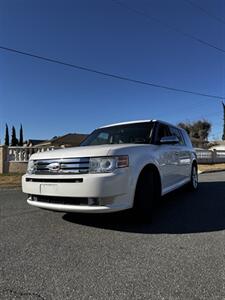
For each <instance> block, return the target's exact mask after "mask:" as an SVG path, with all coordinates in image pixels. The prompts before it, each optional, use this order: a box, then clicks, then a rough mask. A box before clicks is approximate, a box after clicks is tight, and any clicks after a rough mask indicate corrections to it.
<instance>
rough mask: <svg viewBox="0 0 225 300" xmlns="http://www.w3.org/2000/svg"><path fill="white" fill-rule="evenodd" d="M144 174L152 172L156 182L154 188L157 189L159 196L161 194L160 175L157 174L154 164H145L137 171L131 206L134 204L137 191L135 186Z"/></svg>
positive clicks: (157, 170)
mask: <svg viewBox="0 0 225 300" xmlns="http://www.w3.org/2000/svg"><path fill="white" fill-rule="evenodd" d="M145 172H154V175H155V176H154V179H155V180H156V181H155V182H156V187H157V192H158V194H159V196H161V194H162V180H161V175H160V172H159V169H158V167H157V166H156V165H155V164H154V163H147V164H145V165H144V166H143V167H142V168H141V169H140V171H139V173H138V175H137V178H136V181H135V188H134V195H133V204H134V199H135V193H136V189H137V184H138V181H139V179H140V178H141V176H142V175H144V173H145Z"/></svg>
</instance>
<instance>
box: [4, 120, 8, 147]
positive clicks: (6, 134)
mask: <svg viewBox="0 0 225 300" xmlns="http://www.w3.org/2000/svg"><path fill="white" fill-rule="evenodd" d="M5 145H6V146H9V128H8V125H7V124H5Z"/></svg>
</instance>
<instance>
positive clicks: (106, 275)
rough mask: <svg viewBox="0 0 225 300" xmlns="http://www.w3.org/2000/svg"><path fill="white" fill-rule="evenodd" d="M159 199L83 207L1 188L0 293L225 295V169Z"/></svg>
mask: <svg viewBox="0 0 225 300" xmlns="http://www.w3.org/2000/svg"><path fill="white" fill-rule="evenodd" d="M200 181H201V183H200V186H199V190H198V191H197V192H195V193H191V192H187V190H186V189H182V190H180V191H178V192H174V193H172V194H170V195H168V196H166V197H164V199H163V201H162V202H161V203H160V205H159V206H158V207H157V209H156V211H155V214H154V218H153V222H152V224H151V223H149V224H148V223H145V224H144V223H142V222H140V221H135V220H133V219H132V218H131V217H130V215H129V214H127V213H116V214H112V215H95V216H94V215H91V216H90V215H80V214H65V213H56V212H50V211H45V210H40V209H37V208H33V207H30V206H28V204H27V203H26V201H25V199H26V196H25V195H23V194H22V193H21V191H20V190H18V189H1V190H0V299H3V300H6V299H7V300H8V299H23V300H27V299H34V300H36V299H37V300H38V299H54V300H58V299H120V300H121V299H127V300H128V299H129V300H130V299H148V300H149V299H153V300H154V299H166V300H167V299H171V300H173V299H174V300H176V299H196V300H197V299H225V251H224V245H225V235H224V233H225V183H224V181H225V172H224V173H222V172H220V173H215V174H202V175H200Z"/></svg>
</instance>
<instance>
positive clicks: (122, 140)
mask: <svg viewBox="0 0 225 300" xmlns="http://www.w3.org/2000/svg"><path fill="white" fill-rule="evenodd" d="M152 128H153V123H152V122H143V123H132V124H124V125H115V126H110V127H104V128H99V129H97V130H95V131H93V132H92V133H91V134H90V135H89V136H88V137H87V139H86V140H84V141H83V142H82V143H81V145H80V146H91V145H104V144H149V143H150V139H151V134H152Z"/></svg>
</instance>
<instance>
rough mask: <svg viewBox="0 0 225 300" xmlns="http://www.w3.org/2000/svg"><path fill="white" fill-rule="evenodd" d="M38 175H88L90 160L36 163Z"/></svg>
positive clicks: (35, 168)
mask: <svg viewBox="0 0 225 300" xmlns="http://www.w3.org/2000/svg"><path fill="white" fill-rule="evenodd" d="M34 165H35V166H34V171H33V172H32V174H37V175H39V174H40V175H57V174H59V175H60V174H86V173H88V171H89V158H87V157H82V158H63V159H43V160H35V161H34Z"/></svg>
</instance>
